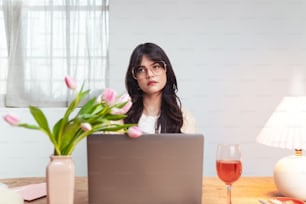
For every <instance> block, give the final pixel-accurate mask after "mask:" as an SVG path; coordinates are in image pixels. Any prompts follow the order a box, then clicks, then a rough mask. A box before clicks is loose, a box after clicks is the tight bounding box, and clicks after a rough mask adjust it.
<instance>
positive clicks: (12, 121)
mask: <svg viewBox="0 0 306 204" xmlns="http://www.w3.org/2000/svg"><path fill="white" fill-rule="evenodd" d="M3 119H4V120H5V121H6V122H7V123H8V124H10V125H12V126H17V125H18V124H19V119H18V118H17V117H16V116H13V115H10V114H7V115H5V116H4V117H3Z"/></svg>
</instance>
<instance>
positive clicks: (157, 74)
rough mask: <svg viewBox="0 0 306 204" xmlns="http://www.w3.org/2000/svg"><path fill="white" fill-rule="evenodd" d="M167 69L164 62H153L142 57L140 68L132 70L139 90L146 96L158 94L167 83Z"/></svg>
mask: <svg viewBox="0 0 306 204" xmlns="http://www.w3.org/2000/svg"><path fill="white" fill-rule="evenodd" d="M166 72H167V68H166V65H165V63H164V62H162V61H161V62H155V61H152V60H150V59H149V58H147V57H146V56H143V57H142V60H141V63H140V66H139V67H138V68H137V69H135V70H134V76H135V79H136V80H137V82H138V85H139V87H140V89H141V90H142V91H143V92H144V93H145V94H147V95H153V94H156V93H160V92H161V91H162V89H163V88H164V87H165V85H166V83H167V75H166Z"/></svg>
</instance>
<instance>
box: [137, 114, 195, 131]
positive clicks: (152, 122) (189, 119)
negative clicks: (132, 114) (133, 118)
mask: <svg viewBox="0 0 306 204" xmlns="http://www.w3.org/2000/svg"><path fill="white" fill-rule="evenodd" d="M182 112H183V126H182V128H181V131H182V133H198V130H197V128H196V123H195V119H194V117H193V115H192V114H191V113H190V112H188V111H186V110H183V109H182ZM158 117H159V116H158V115H157V116H150V115H145V114H144V113H143V114H142V115H141V117H140V119H139V121H138V127H139V128H140V129H141V130H142V131H143V132H144V133H149V134H154V133H155V132H156V131H155V129H156V123H157V119H158ZM157 132H159V131H157Z"/></svg>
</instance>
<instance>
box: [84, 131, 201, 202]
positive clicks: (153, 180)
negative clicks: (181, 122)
mask: <svg viewBox="0 0 306 204" xmlns="http://www.w3.org/2000/svg"><path fill="white" fill-rule="evenodd" d="M203 150H204V136H203V135H201V134H156V135H154V134H147V135H143V136H141V137H139V138H136V139H133V138H129V137H128V136H127V135H124V134H100V133H98V134H97V133H95V134H92V135H90V136H89V137H88V138H87V162H88V164H87V165H88V199H89V204H201V198H202V174H203Z"/></svg>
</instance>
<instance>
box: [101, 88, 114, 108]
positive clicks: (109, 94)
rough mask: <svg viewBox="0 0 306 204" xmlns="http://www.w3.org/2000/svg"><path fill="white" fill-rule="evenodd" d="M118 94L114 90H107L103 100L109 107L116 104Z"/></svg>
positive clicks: (103, 94)
mask: <svg viewBox="0 0 306 204" xmlns="http://www.w3.org/2000/svg"><path fill="white" fill-rule="evenodd" d="M116 98H117V93H116V92H115V91H114V90H112V89H109V88H107V89H105V90H104V92H103V93H102V100H104V101H105V102H106V103H107V104H108V105H113V104H114V103H115V102H116Z"/></svg>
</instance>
